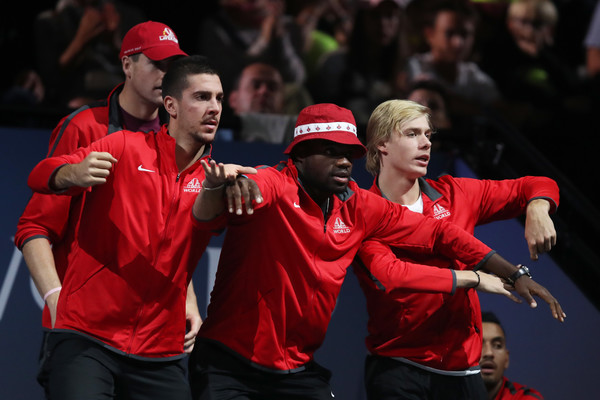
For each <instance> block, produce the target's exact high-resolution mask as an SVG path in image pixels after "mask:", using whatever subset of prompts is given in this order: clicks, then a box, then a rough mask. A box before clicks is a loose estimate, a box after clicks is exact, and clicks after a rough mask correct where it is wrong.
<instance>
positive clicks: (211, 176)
mask: <svg viewBox="0 0 600 400" xmlns="http://www.w3.org/2000/svg"><path fill="white" fill-rule="evenodd" d="M200 162H201V164H202V167H203V168H204V172H205V178H204V182H202V190H201V191H200V193H198V196H197V197H196V201H195V202H194V207H193V209H192V212H193V213H194V217H196V219H198V220H200V221H209V220H211V219H213V218H215V217H217V216H218V215H220V214H221V213H222V212H223V211H224V210H225V207H227V208H228V210H229V212H234V211H235V212H236V213H237V214H241V213H242V199H243V200H244V202H245V204H246V211H247V212H248V213H249V214H252V212H253V210H252V201H256V202H258V203H260V202H262V196H261V193H260V190H259V189H258V187H257V186H256V183H254V181H251V180H248V179H245V178H242V179H238V178H239V177H240V175H243V174H256V169H255V168H252V167H243V166H241V165H237V164H223V163H218V164H217V163H216V162H215V161H214V160H210V162H208V163H207V162H206V161H205V160H201V161H200ZM226 186H227V190H225V188H226Z"/></svg>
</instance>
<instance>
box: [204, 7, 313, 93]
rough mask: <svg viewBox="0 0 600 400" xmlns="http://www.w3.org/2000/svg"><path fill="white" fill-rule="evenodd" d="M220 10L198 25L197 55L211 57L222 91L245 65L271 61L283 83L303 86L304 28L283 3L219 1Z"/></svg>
mask: <svg viewBox="0 0 600 400" xmlns="http://www.w3.org/2000/svg"><path fill="white" fill-rule="evenodd" d="M217 2H218V6H219V7H218V11H217V12H216V13H214V14H211V15H207V16H204V18H203V19H202V21H201V23H200V24H199V32H198V38H197V42H196V45H197V47H196V53H198V54H202V55H204V56H206V57H208V59H209V60H211V62H213V63H214V64H215V66H216V68H217V69H218V70H219V71H220V74H221V77H222V78H223V90H224V91H225V93H230V92H231V85H232V84H233V82H235V79H236V78H237V77H238V76H239V75H240V73H241V70H242V68H243V66H244V65H247V64H248V63H251V62H255V61H261V62H269V63H271V64H273V65H275V66H276V67H277V69H278V70H279V71H280V72H281V75H282V77H283V80H284V82H286V83H296V84H303V83H304V81H305V79H306V70H305V68H304V63H303V61H302V41H301V33H300V32H301V29H300V27H298V26H297V25H296V24H295V23H294V20H293V18H292V17H291V16H290V15H288V13H287V12H286V2H285V1H283V0H259V1H256V0H217Z"/></svg>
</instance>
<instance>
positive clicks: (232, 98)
mask: <svg viewBox="0 0 600 400" xmlns="http://www.w3.org/2000/svg"><path fill="white" fill-rule="evenodd" d="M238 99H239V93H238V91H237V90H234V91H232V92H231V93H229V107H231V109H232V110H234V111H235V110H236V109H237V104H238Z"/></svg>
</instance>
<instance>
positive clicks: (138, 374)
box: [29, 56, 253, 399]
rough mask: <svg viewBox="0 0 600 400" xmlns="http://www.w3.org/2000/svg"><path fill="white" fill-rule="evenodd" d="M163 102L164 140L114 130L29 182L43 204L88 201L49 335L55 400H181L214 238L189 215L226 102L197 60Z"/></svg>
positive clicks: (171, 82) (180, 71) (167, 87)
mask: <svg viewBox="0 0 600 400" xmlns="http://www.w3.org/2000/svg"><path fill="white" fill-rule="evenodd" d="M162 92H163V93H162V95H163V97H164V106H165V109H166V111H167V112H168V113H169V116H170V120H169V124H168V125H164V126H163V127H162V128H161V129H160V131H158V132H149V133H144V132H127V131H118V132H115V133H113V134H111V135H109V136H107V137H105V138H103V139H100V140H98V141H96V142H94V143H92V144H91V145H90V146H88V147H86V148H81V149H79V150H78V151H76V152H75V153H73V154H72V155H65V156H59V157H51V158H47V159H45V160H43V161H41V162H40V163H39V164H38V165H37V166H36V167H35V168H34V170H33V171H32V172H31V174H30V177H29V185H30V187H31V188H32V189H33V190H35V191H38V192H41V193H57V192H63V194H69V195H73V196H76V195H78V194H80V193H82V192H86V197H85V199H84V200H83V204H82V208H81V216H80V218H79V220H78V221H77V223H78V227H77V228H76V227H74V226H69V227H68V229H77V231H76V235H75V237H74V239H73V242H72V243H71V245H70V251H69V254H68V259H67V268H66V272H65V276H64V279H63V282H62V291H61V296H60V297H59V299H58V305H57V313H56V322H55V325H54V329H53V330H52V331H51V333H50V334H49V336H48V338H49V339H48V342H49V345H48V347H49V352H50V357H49V383H48V386H49V393H50V397H51V398H58V399H81V398H99V397H100V394H102V393H108V394H109V395H111V394H115V395H116V397H115V398H117V399H129V398H143V399H146V398H147V399H185V398H189V385H188V384H187V381H186V380H185V377H184V371H183V369H182V367H181V365H180V363H179V360H180V359H181V358H182V357H183V356H184V353H183V352H184V333H185V329H186V323H185V321H186V310H185V308H186V291H187V287H188V284H189V282H190V280H191V277H192V273H193V270H194V268H195V267H196V265H197V263H198V260H199V258H200V256H201V255H202V253H203V251H204V249H205V247H206V245H207V244H208V240H209V237H210V235H209V234H207V233H206V232H203V231H200V230H198V229H196V228H195V227H194V226H193V225H192V224H191V222H190V218H191V207H192V205H193V202H194V200H195V197H196V194H197V193H198V192H199V191H200V190H201V186H200V182H202V181H203V179H204V171H203V169H202V166H201V164H200V159H202V158H204V159H206V158H208V157H209V156H210V150H211V145H210V144H211V142H212V141H213V138H214V135H215V132H216V129H217V126H218V124H219V118H220V115H221V111H222V100H223V92H222V87H221V82H220V79H219V76H218V75H217V73H216V71H215V70H214V69H213V68H212V67H211V66H210V65H209V64H208V63H207V62H206V60H205V59H204V58H203V57H200V56H193V57H185V58H181V59H179V60H176V61H175V62H173V63H172V64H171V66H170V69H169V72H168V73H167V74H166V75H165V77H164V80H163V82H162ZM252 171H253V170H250V171H248V172H252ZM86 188H91V189H86ZM111 398H112V397H111Z"/></svg>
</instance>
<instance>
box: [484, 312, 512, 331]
mask: <svg viewBox="0 0 600 400" xmlns="http://www.w3.org/2000/svg"><path fill="white" fill-rule="evenodd" d="M481 322H490V323H492V324H496V325H498V326H499V327H500V329H502V333H504V336H506V332H505V331H504V327H503V326H502V324H501V323H500V320H499V319H498V317H497V316H496V314H494V313H493V312H491V311H482V312H481Z"/></svg>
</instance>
